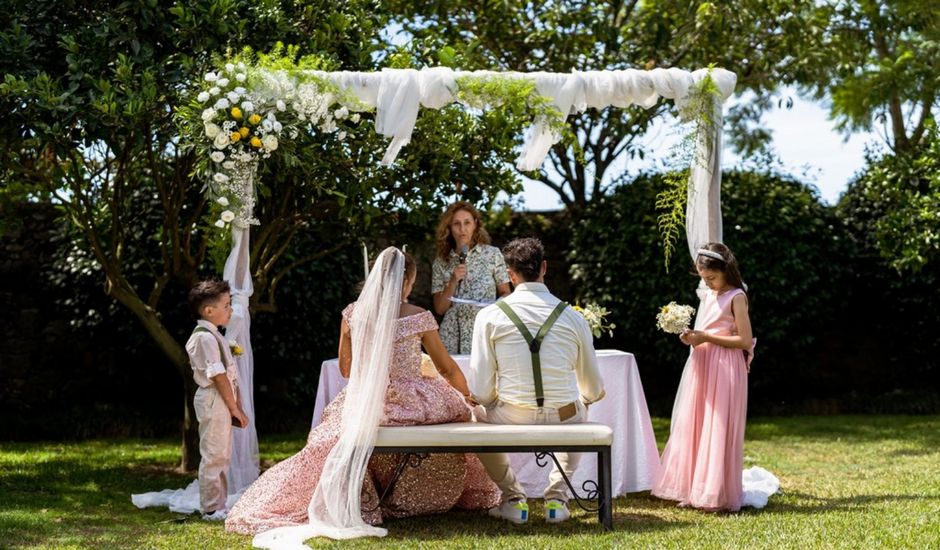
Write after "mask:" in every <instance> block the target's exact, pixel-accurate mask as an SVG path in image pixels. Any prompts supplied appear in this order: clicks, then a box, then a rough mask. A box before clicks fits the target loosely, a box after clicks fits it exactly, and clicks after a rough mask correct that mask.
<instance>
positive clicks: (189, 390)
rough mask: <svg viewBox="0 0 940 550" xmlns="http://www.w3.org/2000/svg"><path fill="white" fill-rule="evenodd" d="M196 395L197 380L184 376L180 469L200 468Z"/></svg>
mask: <svg viewBox="0 0 940 550" xmlns="http://www.w3.org/2000/svg"><path fill="white" fill-rule="evenodd" d="M194 395H196V382H195V381H193V377H192V376H184V377H183V424H182V428H181V432H182V435H183V439H182V446H181V448H180V456H181V457H182V459H181V460H180V471H181V472H183V473H185V472H192V471H194V470H196V469H198V468H199V460H200V458H201V457H200V455H199V422H198V421H197V420H196V409H195V407H193V396H194Z"/></svg>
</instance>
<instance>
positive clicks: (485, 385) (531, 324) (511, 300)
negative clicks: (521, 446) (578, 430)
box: [467, 283, 604, 409]
mask: <svg viewBox="0 0 940 550" xmlns="http://www.w3.org/2000/svg"><path fill="white" fill-rule="evenodd" d="M503 301H504V302H506V303H507V304H509V306H510V307H511V308H512V310H513V311H514V312H515V313H516V315H518V316H519V318H520V319H521V320H522V322H523V323H524V324H525V326H526V327H527V328H528V329H529V332H531V333H532V335H533V336H534V335H535V334H536V333H537V332H538V330H539V328H540V327H541V326H542V325H543V324H544V323H545V320H546V319H548V316H549V315H550V314H551V312H552V310H553V309H555V306H556V305H557V304H558V302H560V301H561V300H559V299H558V298H556V297H555V296H553V295H552V293H551V292H549V291H548V288H547V287H546V286H545V285H544V284H542V283H522V284H520V285H518V286H517V287H516V289H515V290H514V291H513V293H512V294H510V295H509V296H506V297H505V298H503ZM539 358H540V363H541V370H542V388H543V390H544V394H545V405H544V406H545V407H547V408H558V407H562V406H564V405H567V404H569V403H571V402H573V401H576V400H578V399H579V397H580V399H581V400H582V401H583V402H584V403H586V404H590V403H593V402H595V401H598V400H599V399H601V398H602V397H604V382H603V380H602V379H601V375H600V372H599V370H598V368H597V355H596V354H595V353H594V336H593V335H592V334H591V329H590V327H589V326H588V324H587V322H586V321H585V320H584V318H583V317H581V315H580V314H579V313H578V312H576V311H574V310H573V309H571V308H566V309H565V311H564V312H563V313H562V314H561V315H560V316H559V317H558V319H557V320H556V321H555V324H554V325H552V328H551V330H549V331H548V334H547V335H546V336H545V340H544V341H543V342H542V348H541V351H540V353H539ZM572 375H573V376H572ZM467 382H468V384H469V386H470V392H471V393H472V394H473V397H474V399H476V400H477V402H478V403H480V404H481V405H483V406H490V405H493V404H494V403H495V402H496V401H497V399H498V400H499V401H503V402H506V403H509V404H511V405H515V406H518V407H525V408H531V409H536V408H537V405H536V402H535V382H534V379H533V374H532V354H531V352H529V346H528V344H526V342H525V338H523V337H522V334H520V333H519V330H518V329H517V328H516V326H515V325H514V324H513V323H512V321H511V320H510V319H509V317H507V316H506V314H505V313H503V312H502V310H500V309H499V307H498V306H497V305H495V304H493V305H490V306H487V307H485V308H483V309H482V310H480V312H479V313H478V314H477V318H476V321H475V322H474V324H473V348H472V352H471V354H470V376H469V377H468V380H467Z"/></svg>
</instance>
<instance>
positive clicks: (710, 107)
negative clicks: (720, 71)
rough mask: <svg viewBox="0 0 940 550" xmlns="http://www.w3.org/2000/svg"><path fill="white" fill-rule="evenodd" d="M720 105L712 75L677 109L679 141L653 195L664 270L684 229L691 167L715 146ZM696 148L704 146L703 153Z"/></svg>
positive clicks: (697, 85) (670, 155)
mask: <svg viewBox="0 0 940 550" xmlns="http://www.w3.org/2000/svg"><path fill="white" fill-rule="evenodd" d="M720 103H721V92H720V91H719V90H718V86H717V85H716V84H715V81H714V80H712V78H711V74H708V75H706V76H705V78H703V79H702V80H701V81H699V82H698V83H696V84H695V85H694V86H692V88H691V89H690V90H689V95H688V98H687V101H686V102H684V103H682V104H681V105H680V107H679V118H680V120H681V122H682V124H681V126H680V128H681V130H680V131H681V132H683V135H682V139H680V140H679V142H678V143H677V144H676V145H674V146H673V147H672V149H671V150H670V153H669V159H668V160H667V166H668V168H669V169H668V170H667V172H666V175H665V177H664V178H663V189H662V191H660V192H659V193H658V194H657V195H656V210H657V211H659V212H660V213H659V215H658V216H657V218H656V223H657V226H658V227H659V232H660V236H661V238H662V243H663V256H664V262H665V265H666V270H667V271H668V270H669V261H670V260H671V259H672V256H673V254H674V253H675V251H676V243H677V242H678V240H679V236H680V235H681V233H682V230H683V228H685V212H686V206H687V205H688V200H689V177H690V176H691V174H692V164H693V163H694V162H695V161H699V162H701V163H703V164H705V163H706V162H707V159H703V158H698V159H696V155H697V154H701V153H699V152H700V151H704V150H710V149H711V148H712V147H713V146H714V139H715V136H714V129H715V125H716V123H717V120H716V118H715V112H716V108H715V106H716V105H719V104H720ZM699 144H704V145H705V147H704V148H703V149H700V148H699Z"/></svg>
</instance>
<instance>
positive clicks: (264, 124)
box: [261, 118, 274, 132]
mask: <svg viewBox="0 0 940 550" xmlns="http://www.w3.org/2000/svg"><path fill="white" fill-rule="evenodd" d="M261 128H262V129H263V130H264V131H265V132H270V131H271V130H273V129H274V123H273V122H271V119H270V118H266V119H264V120H262V121H261Z"/></svg>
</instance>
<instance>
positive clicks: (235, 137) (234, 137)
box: [229, 132, 242, 143]
mask: <svg viewBox="0 0 940 550" xmlns="http://www.w3.org/2000/svg"><path fill="white" fill-rule="evenodd" d="M229 138H230V139H231V140H232V143H235V142H237V141H238V140H240V139H241V138H242V135H241V134H240V133H238V132H232V135H230V136H229Z"/></svg>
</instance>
